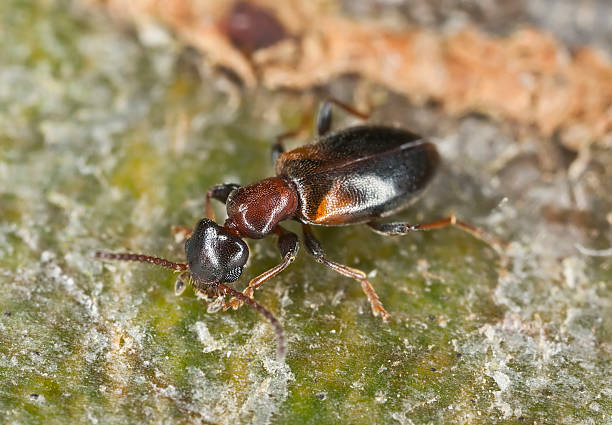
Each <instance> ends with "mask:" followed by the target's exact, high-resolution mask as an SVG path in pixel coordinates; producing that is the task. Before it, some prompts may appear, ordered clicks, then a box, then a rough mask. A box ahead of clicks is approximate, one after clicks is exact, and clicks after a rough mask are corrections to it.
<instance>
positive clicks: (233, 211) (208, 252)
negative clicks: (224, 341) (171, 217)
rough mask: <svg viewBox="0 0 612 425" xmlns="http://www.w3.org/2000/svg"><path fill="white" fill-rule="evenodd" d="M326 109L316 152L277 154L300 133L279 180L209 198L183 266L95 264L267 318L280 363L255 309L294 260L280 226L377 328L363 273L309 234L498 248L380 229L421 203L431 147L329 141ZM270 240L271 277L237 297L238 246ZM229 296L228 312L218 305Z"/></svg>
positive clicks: (350, 138)
mask: <svg viewBox="0 0 612 425" xmlns="http://www.w3.org/2000/svg"><path fill="white" fill-rule="evenodd" d="M330 101H332V102H333V103H335V104H336V105H338V106H340V107H342V108H344V109H345V110H346V111H348V112H350V113H352V114H355V115H357V116H359V117H361V118H367V115H365V114H361V113H359V112H358V111H356V110H354V109H353V108H351V107H350V106H348V105H346V104H344V103H342V102H339V101H337V100H335V99H330ZM331 121H332V115H331V105H330V103H328V102H325V103H323V105H322V107H321V110H320V112H319V115H318V117H317V133H318V136H319V137H318V139H317V140H316V141H315V143H313V144H309V145H305V146H301V147H299V148H297V149H294V150H291V151H288V152H284V150H283V145H282V143H283V140H284V139H286V138H288V137H293V136H295V135H297V133H298V131H294V132H288V133H285V134H283V135H281V136H279V137H278V138H277V141H276V144H275V145H274V149H273V156H274V158H275V160H276V161H275V162H276V176H275V177H271V178H267V179H265V180H261V181H259V182H256V183H253V184H250V185H248V186H242V187H241V186H239V185H237V184H222V185H217V186H213V187H212V188H211V189H210V190H209V191H208V192H207V194H206V204H205V207H206V218H203V219H202V220H200V221H199V222H198V223H197V225H196V227H195V229H193V231H191V230H190V229H187V228H182V227H180V228H177V229H178V231H182V232H184V233H185V236H186V237H188V239H187V241H186V242H185V254H186V259H187V262H186V263H185V264H183V263H174V262H171V261H168V260H165V259H162V258H158V257H150V256H146V255H140V254H129V253H118V254H114V253H105V252H97V253H96V257H97V258H102V259H111V260H125V261H140V262H148V263H152V264H156V265H159V266H162V267H166V268H169V269H172V270H174V271H176V272H180V273H181V274H180V275H179V279H178V280H177V286H176V288H175V290H176V292H177V294H178V293H180V292H182V290H183V289H184V287H185V284H184V281H185V280H188V281H189V282H190V283H191V284H192V285H193V287H194V289H195V290H196V291H197V292H198V293H200V294H202V295H204V296H205V297H207V298H210V297H216V301H215V302H214V303H213V304H212V305H211V307H213V308H212V309H213V310H215V309H216V310H218V309H219V308H221V307H223V308H224V309H228V308H230V307H233V308H239V307H240V306H241V305H242V304H244V303H246V304H249V305H250V306H252V307H253V308H255V309H256V310H257V311H259V312H260V313H261V314H262V315H264V316H265V317H266V318H268V319H269V320H270V321H271V323H272V324H273V325H274V327H275V329H276V333H277V336H278V357H279V359H282V358H283V357H284V352H285V339H284V335H283V330H282V327H281V325H280V323H279V322H278V320H277V319H276V318H275V317H274V316H273V315H272V313H270V312H269V311H268V310H266V309H265V308H264V307H263V306H261V305H260V304H259V303H257V302H256V301H255V300H254V299H253V292H254V290H255V289H257V288H259V287H260V286H261V285H262V284H263V283H264V282H266V281H267V280H269V279H270V278H272V277H274V276H276V275H277V274H278V273H280V272H281V271H283V270H284V269H285V268H287V267H288V266H289V264H291V263H292V262H293V260H294V259H295V257H296V255H297V252H298V248H299V240H298V237H297V235H296V234H295V233H292V232H290V231H288V230H286V229H285V228H283V227H282V226H281V225H280V224H279V223H280V222H281V221H283V220H290V219H291V220H296V221H298V222H300V223H302V232H303V237H304V243H305V246H306V249H307V250H308V252H309V253H310V254H311V255H312V256H313V257H314V259H315V260H316V261H317V262H319V263H322V264H324V265H326V266H328V267H329V268H331V269H333V270H335V271H336V272H338V273H340V274H342V275H344V276H347V277H350V278H352V279H355V280H357V281H358V282H359V283H361V287H362V288H363V291H364V292H365V294H366V295H367V297H368V299H369V301H370V304H371V306H372V312H373V313H374V315H375V316H378V315H380V316H381V317H382V319H383V320H384V321H387V320H388V319H389V314H388V313H387V311H386V310H385V309H384V308H383V306H382V304H381V302H380V300H379V299H378V296H377V295H376V292H375V291H374V288H373V287H372V285H371V284H370V282H369V281H368V280H367V279H366V275H365V273H363V272H362V271H361V270H357V269H354V268H351V267H348V266H345V265H342V264H339V263H336V262H334V261H331V260H329V259H328V258H327V256H326V255H325V252H324V251H323V249H322V248H321V244H320V243H319V241H318V240H317V239H316V238H315V236H314V234H313V233H312V229H311V225H321V226H344V225H352V224H360V223H364V224H366V225H368V226H369V227H370V228H372V229H373V230H374V231H376V232H378V233H381V234H384V235H404V234H406V233H408V232H411V231H415V230H430V229H436V228H441V227H445V226H457V227H459V228H461V229H463V230H465V231H468V232H470V233H472V234H473V235H474V236H476V237H478V238H480V239H483V240H485V241H487V242H489V243H490V244H492V245H494V246H499V245H500V244H502V242H500V241H499V240H497V239H496V238H493V237H491V236H489V235H487V234H486V233H484V232H483V231H482V230H480V229H478V228H477V227H474V226H471V225H469V224H467V223H465V222H462V221H459V220H457V219H455V217H454V216H451V217H447V218H444V219H441V220H438V221H434V222H430V223H425V224H408V223H382V222H380V221H379V220H380V219H381V218H383V217H386V216H389V215H391V214H394V213H396V212H398V211H400V210H402V209H405V208H406V207H408V206H409V205H411V204H412V203H413V202H415V201H416V200H417V199H418V198H419V196H420V195H421V194H422V193H423V191H424V190H425V188H426V187H427V186H428V185H429V183H430V182H431V181H432V179H433V177H434V175H435V173H436V169H437V167H438V164H439V162H440V158H439V155H438V151H437V149H436V147H435V145H433V144H432V143H431V142H429V141H427V140H426V139H423V138H422V137H420V136H418V135H416V134H414V133H411V132H409V131H406V130H402V129H399V128H393V127H383V126H372V125H362V126H356V127H350V128H347V129H343V130H340V131H336V132H333V133H329V129H330V127H331ZM211 199H216V200H218V201H221V202H223V203H225V205H226V209H227V219H226V220H225V223H224V224H223V226H220V225H218V224H217V223H216V222H215V220H214V214H213V211H212V208H211V205H210V200H211ZM272 233H274V234H276V235H277V236H278V242H277V246H278V249H279V251H280V253H281V256H282V258H283V260H282V262H281V263H280V264H278V265H277V266H276V267H273V268H272V269H270V270H268V271H266V272H265V273H263V274H261V275H259V276H257V277H255V278H254V279H251V281H250V282H249V285H248V286H247V288H246V289H245V290H244V291H243V292H238V291H236V290H235V289H233V288H231V287H230V286H228V285H226V283H228V282H234V281H236V280H237V279H238V278H239V277H240V275H241V274H242V270H243V268H244V265H245V264H246V261H247V259H248V257H249V249H248V247H247V245H246V243H245V242H244V241H243V240H242V239H243V238H251V239H261V238H264V237H266V236H268V235H271V234H272ZM226 295H229V296H231V299H230V300H229V302H226V301H225V299H224V297H225V296H226Z"/></svg>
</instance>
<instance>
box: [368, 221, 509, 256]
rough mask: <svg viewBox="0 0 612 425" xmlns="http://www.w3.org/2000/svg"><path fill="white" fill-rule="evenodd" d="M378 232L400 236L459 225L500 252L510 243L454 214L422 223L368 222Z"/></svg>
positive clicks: (458, 226)
mask: <svg viewBox="0 0 612 425" xmlns="http://www.w3.org/2000/svg"><path fill="white" fill-rule="evenodd" d="M367 224H368V226H370V227H371V228H372V229H373V230H374V231H375V232H376V233H380V234H382V235H388V236H398V235H405V234H406V233H409V232H414V231H419V230H433V229H441V228H443V227H448V226H453V227H457V228H459V229H461V230H463V231H464V232H468V233H470V234H471V235H473V236H474V237H476V238H478V239H480V240H481V241H483V242H485V243H487V244H488V245H490V246H491V247H492V248H493V249H495V250H496V251H498V252H501V251H502V250H503V248H506V247H507V246H508V243H507V242H505V241H503V240H501V239H498V238H496V237H495V236H492V235H490V234H488V233H487V232H485V231H484V230H482V229H481V228H479V227H476V226H473V225H471V224H469V223H466V222H465V221H461V220H457V218H456V217H455V216H454V215H451V216H450V217H446V218H443V219H441V220H437V221H432V222H429V223H422V224H408V223H379V222H376V221H373V222H370V223H367Z"/></svg>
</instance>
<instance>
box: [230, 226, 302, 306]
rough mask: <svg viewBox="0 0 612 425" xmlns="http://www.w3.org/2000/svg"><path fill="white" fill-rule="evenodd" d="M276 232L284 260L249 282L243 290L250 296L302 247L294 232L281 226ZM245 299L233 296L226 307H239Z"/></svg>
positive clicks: (286, 264) (284, 267) (277, 272)
mask: <svg viewBox="0 0 612 425" xmlns="http://www.w3.org/2000/svg"><path fill="white" fill-rule="evenodd" d="M274 232H275V233H276V234H277V235H278V241H277V242H276V246H277V247H278V250H279V252H280V254H281V257H282V258H283V261H282V262H281V263H280V264H278V265H277V266H275V267H272V268H271V269H270V270H268V271H266V272H264V273H262V274H260V275H259V276H257V277H255V278H253V279H251V281H250V282H249V286H247V287H246V289H245V290H244V291H243V292H242V293H243V294H244V295H246V296H247V297H249V298H253V292H254V291H255V289H257V288H259V287H260V286H261V285H263V284H264V283H265V282H267V281H268V280H270V279H272V278H273V277H274V276H276V275H277V274H279V273H280V272H282V271H283V270H285V269H286V268H287V267H289V265H290V264H291V263H293V260H295V257H296V256H297V253H298V250H299V248H300V242H299V239H298V237H297V235H296V234H295V233H293V232H290V231H288V230H285V229H284V228H282V227H281V226H276V228H275V229H274ZM242 304H243V301H240V300H238V299H236V298H232V299H231V300H230V301H229V303H227V304H226V305H225V307H224V308H225V309H228V308H230V307H232V308H234V309H237V308H239V307H240V306H242Z"/></svg>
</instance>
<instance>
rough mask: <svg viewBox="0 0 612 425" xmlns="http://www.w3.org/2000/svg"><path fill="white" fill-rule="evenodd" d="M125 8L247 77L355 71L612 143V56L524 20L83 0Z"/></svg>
mask: <svg viewBox="0 0 612 425" xmlns="http://www.w3.org/2000/svg"><path fill="white" fill-rule="evenodd" d="M83 1H86V2H88V3H103V4H105V5H106V6H108V8H110V9H111V11H112V12H113V13H114V14H115V15H117V16H120V17H122V18H127V19H129V20H132V21H135V22H137V23H139V22H147V21H149V20H150V19H151V18H153V19H155V20H157V21H159V22H161V23H162V24H164V25H167V26H169V27H171V28H172V29H173V30H174V31H176V33H177V34H178V35H179V36H180V37H182V38H183V39H184V40H185V41H186V42H187V43H189V44H191V45H192V46H194V47H196V48H197V49H199V50H200V51H202V52H203V53H204V54H205V56H206V58H207V60H209V61H211V62H212V63H213V64H215V65H220V66H223V67H226V68H229V69H231V70H232V71H233V72H235V73H236V74H237V75H238V76H239V77H240V79H241V80H242V81H243V82H244V84H245V85H247V86H250V87H252V86H255V85H257V84H262V85H264V86H265V87H268V88H273V89H274V88H290V89H307V88H309V87H312V86H315V85H320V84H324V83H326V82H328V81H330V80H331V79H333V78H334V77H337V76H339V75H342V74H348V73H351V74H357V75H360V76H362V77H364V78H365V79H367V80H370V81H373V82H376V83H378V84H382V85H384V86H386V87H388V88H389V89H391V90H393V91H395V92H399V93H402V94H404V95H405V96H407V97H408V98H410V99H411V100H412V101H414V102H424V101H427V100H435V101H437V102H439V103H440V104H441V105H442V107H443V108H444V109H445V110H446V111H447V112H448V113H449V114H453V115H459V114H464V113H466V112H481V113H485V114H487V115H489V116H493V117H497V118H499V119H509V120H513V121H515V122H518V123H520V124H523V125H526V126H533V127H535V128H537V129H538V130H539V131H540V132H541V133H542V134H543V135H544V136H551V135H553V134H554V133H555V132H558V134H559V136H560V140H561V141H562V142H563V143H564V145H565V146H566V147H568V148H569V149H572V150H576V151H577V150H580V149H581V148H583V147H585V146H588V145H589V144H591V143H593V142H596V143H599V144H601V145H602V146H606V147H610V146H612V64H611V62H610V60H609V59H608V58H606V57H605V56H604V55H603V54H602V53H600V52H598V51H596V50H594V49H592V48H589V47H583V48H580V49H579V50H577V51H576V52H575V53H573V54H570V52H569V51H568V50H567V49H566V48H565V47H564V46H563V45H561V44H560V43H559V42H558V41H557V40H555V39H554V38H553V37H552V36H550V35H548V34H546V33H543V32H541V31H539V30H537V29H530V28H526V29H521V30H518V31H516V32H514V33H513V34H511V35H510V36H508V37H505V38H501V37H494V36H491V35H487V34H485V33H483V32H481V31H479V30H477V29H475V28H466V29H464V30H462V31H460V32H456V33H453V34H440V33H437V32H433V31H430V30H426V29H422V28H410V29H403V30H398V29H390V28H388V27H386V26H384V25H382V24H380V23H375V22H366V21H357V20H352V19H348V18H346V17H343V16H341V15H340V14H338V13H337V11H336V10H335V8H334V3H333V2H330V1H325V0H318V1H309V2H302V1H297V0H284V1H281V2H279V1H272V0H257V1H250V2H245V1H237V2H228V1H222V0H209V1H205V0H201V1H197V0H163V1H162V0H129V1H128V0H83Z"/></svg>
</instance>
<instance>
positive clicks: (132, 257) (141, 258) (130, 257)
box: [94, 251, 187, 272]
mask: <svg viewBox="0 0 612 425" xmlns="http://www.w3.org/2000/svg"><path fill="white" fill-rule="evenodd" d="M94 257H95V258H99V259H102V260H117V261H137V262H140V263H150V264H155V265H156V266H161V267H165V268H167V269H170V270H174V271H175V272H181V271H184V270H187V264H183V263H173V262H172V261H168V260H166V259H164V258H159V257H151V256H149V255H142V254H131V253H123V252H122V253H114V252H102V251H97V252H96V253H95V254H94Z"/></svg>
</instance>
